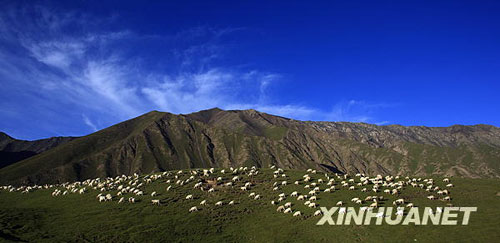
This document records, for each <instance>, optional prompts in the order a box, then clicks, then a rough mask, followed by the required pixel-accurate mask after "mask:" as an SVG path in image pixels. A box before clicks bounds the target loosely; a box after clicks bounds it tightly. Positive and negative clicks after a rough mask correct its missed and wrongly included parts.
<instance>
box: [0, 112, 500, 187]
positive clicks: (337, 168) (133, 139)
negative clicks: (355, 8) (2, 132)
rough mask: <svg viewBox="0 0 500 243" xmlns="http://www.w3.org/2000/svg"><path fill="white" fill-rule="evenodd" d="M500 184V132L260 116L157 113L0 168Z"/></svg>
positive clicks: (1, 178) (78, 176) (58, 175)
mask: <svg viewBox="0 0 500 243" xmlns="http://www.w3.org/2000/svg"><path fill="white" fill-rule="evenodd" d="M253 165H255V166H258V167H269V166H271V165H277V166H278V167H281V168H288V169H307V168H315V169H318V170H322V171H331V172H338V173H358V172H359V173H365V174H370V175H373V174H393V175H396V174H400V175H422V176H423V175H427V176H428V175H447V176H461V177H472V178H476V177H490V178H492V177H494V178H499V177H500V128H498V127H495V126H490V125H474V126H462V125H455V126H451V127H423V126H411V127H404V126H399V125H389V126H377V125H371V124H365V123H350V122H312V121H298V120H293V119H288V118H284V117H279V116H273V115H269V114H266V113H261V112H258V111H255V110H227V111H225V110H220V109H217V108H215V109H210V110H204V111H200V112H196V113H191V114H187V115H174V114H171V113H165V112H157V111H153V112H149V113H147V114H144V115H142V116H139V117H137V118H134V119H131V120H128V121H125V122H122V123H119V124H116V125H114V126H111V127H108V128H106V129H103V130H100V131H98V132H95V133H92V134H90V135H87V136H84V137H79V138H71V139H68V140H65V141H64V142H62V143H60V145H59V144H58V146H54V147H53V148H50V149H48V150H46V151H44V152H41V153H39V154H38V153H37V154H36V155H34V156H32V157H29V158H26V159H24V160H21V161H18V162H15V163H13V164H11V165H9V166H6V167H4V168H2V169H0V184H7V183H13V184H35V183H36V184H43V183H56V182H65V181H75V180H84V179H88V178H95V177H106V176H116V175H122V174H126V175H129V174H132V173H135V172H137V173H148V172H155V171H164V170H172V169H186V168H201V167H205V168H206V167H231V166H233V167H236V166H253Z"/></svg>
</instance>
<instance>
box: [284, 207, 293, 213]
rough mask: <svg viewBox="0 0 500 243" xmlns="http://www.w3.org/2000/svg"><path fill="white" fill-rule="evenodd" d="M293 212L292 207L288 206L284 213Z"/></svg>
mask: <svg viewBox="0 0 500 243" xmlns="http://www.w3.org/2000/svg"><path fill="white" fill-rule="evenodd" d="M291 212H292V209H291V208H287V209H285V211H284V212H283V213H291Z"/></svg>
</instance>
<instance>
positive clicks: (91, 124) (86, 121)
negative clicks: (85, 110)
mask: <svg viewBox="0 0 500 243" xmlns="http://www.w3.org/2000/svg"><path fill="white" fill-rule="evenodd" d="M82 117H83V122H84V123H85V124H86V125H87V126H89V127H90V128H92V131H94V132H96V131H97V130H98V129H97V126H96V125H94V123H93V122H92V121H91V120H90V119H89V118H88V117H87V116H86V115H84V114H82Z"/></svg>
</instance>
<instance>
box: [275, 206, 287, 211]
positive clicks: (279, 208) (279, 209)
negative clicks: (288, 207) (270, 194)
mask: <svg viewBox="0 0 500 243" xmlns="http://www.w3.org/2000/svg"><path fill="white" fill-rule="evenodd" d="M283 211H285V207H284V206H283V205H281V206H279V207H278V208H277V209H276V212H283Z"/></svg>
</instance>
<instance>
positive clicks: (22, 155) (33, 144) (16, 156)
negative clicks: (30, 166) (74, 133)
mask: <svg viewBox="0 0 500 243" xmlns="http://www.w3.org/2000/svg"><path fill="white" fill-rule="evenodd" d="M73 139H75V137H52V138H46V139H39V140H34V141H26V140H19V139H15V138H12V137H10V136H9V135H7V134H5V133H3V132H0V168H2V167H5V166H8V165H10V164H13V163H15V162H17V161H21V160H23V159H26V158H29V157H31V156H34V155H37V154H39V153H42V152H44V151H46V150H49V149H51V148H54V147H57V146H59V145H61V144H64V143H66V142H69V141H71V140H73Z"/></svg>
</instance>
